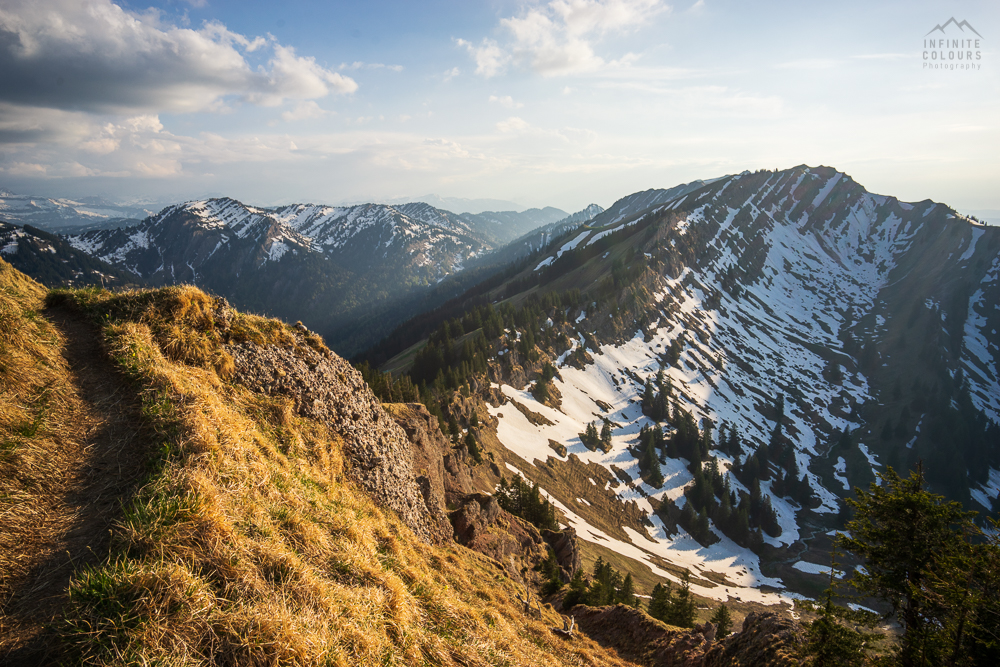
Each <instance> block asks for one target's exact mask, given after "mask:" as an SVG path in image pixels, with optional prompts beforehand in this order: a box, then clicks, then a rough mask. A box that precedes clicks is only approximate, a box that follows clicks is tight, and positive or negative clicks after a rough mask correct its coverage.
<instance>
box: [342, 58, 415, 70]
mask: <svg viewBox="0 0 1000 667" xmlns="http://www.w3.org/2000/svg"><path fill="white" fill-rule="evenodd" d="M337 69H340V70H345V69H355V70H357V69H387V70H389V71H390V72H402V71H403V66H402V65H386V64H384V63H365V62H361V61H360V60H355V61H354V62H353V63H351V64H350V65H348V64H347V63H341V65H340V67H338V68H337Z"/></svg>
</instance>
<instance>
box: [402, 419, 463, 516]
mask: <svg viewBox="0 0 1000 667" xmlns="http://www.w3.org/2000/svg"><path fill="white" fill-rule="evenodd" d="M385 407H386V409H387V410H388V411H389V414H390V415H392V418H393V419H394V420H395V421H396V423H397V424H399V426H400V427H401V428H402V429H403V430H404V431H405V432H406V436H407V437H408V438H409V440H410V442H411V443H412V444H413V471H414V474H415V475H416V476H417V483H418V484H420V485H421V488H422V489H423V488H427V489H428V493H429V495H430V497H431V498H432V500H431V501H429V502H437V503H439V506H440V507H441V508H442V509H444V508H445V507H446V506H447V505H448V504H453V505H455V504H458V503H459V502H460V501H461V499H462V498H463V497H465V496H467V495H468V494H470V493H472V492H473V490H474V488H475V487H474V486H473V482H472V475H471V472H470V469H469V466H470V457H469V454H468V452H467V451H466V450H465V448H464V447H455V446H454V445H452V443H451V441H449V440H448V438H446V437H445V435H444V434H443V433H441V428H440V427H439V426H438V421H437V418H436V417H435V416H434V415H432V414H431V413H430V412H428V411H427V408H426V407H424V406H423V405H422V404H420V403H392V404H390V405H387V406H385Z"/></svg>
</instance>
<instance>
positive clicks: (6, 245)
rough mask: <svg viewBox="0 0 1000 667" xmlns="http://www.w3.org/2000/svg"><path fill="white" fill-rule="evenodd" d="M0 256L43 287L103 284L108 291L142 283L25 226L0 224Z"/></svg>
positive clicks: (57, 238) (129, 273) (55, 238)
mask: <svg viewBox="0 0 1000 667" xmlns="http://www.w3.org/2000/svg"><path fill="white" fill-rule="evenodd" d="M0 257H3V259H5V260H7V262H9V263H10V264H11V265H12V266H14V267H15V268H16V269H18V270H19V271H22V272H24V273H26V274H28V275H30V276H32V277H33V278H34V279H35V280H37V281H39V282H40V283H42V284H43V285H46V286H48V287H57V286H83V285H103V286H106V287H108V288H111V287H124V286H127V285H137V284H141V283H142V279H141V278H139V277H138V276H136V275H135V274H133V273H132V272H130V271H126V270H124V269H120V268H117V267H114V266H111V265H110V264H108V263H107V262H102V261H101V260H99V259H95V258H94V257H91V256H90V255H88V254H86V253H85V252H82V251H80V250H78V249H76V248H74V247H73V246H71V245H70V244H69V243H68V242H67V241H66V239H65V238H63V237H60V236H56V235H55V234H51V233H49V232H46V231H43V230H41V229H37V228H35V227H32V226H31V225H25V226H23V227H20V226H17V225H11V224H8V223H5V222H0Z"/></svg>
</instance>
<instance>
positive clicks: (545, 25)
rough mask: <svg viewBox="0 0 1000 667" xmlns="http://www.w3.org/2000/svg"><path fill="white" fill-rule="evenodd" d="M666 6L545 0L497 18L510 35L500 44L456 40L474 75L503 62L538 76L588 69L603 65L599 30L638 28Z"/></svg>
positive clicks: (649, 0)
mask: <svg viewBox="0 0 1000 667" xmlns="http://www.w3.org/2000/svg"><path fill="white" fill-rule="evenodd" d="M669 9H670V7H669V6H668V5H666V4H664V3H663V2H662V0H551V1H550V2H549V3H548V4H545V5H540V6H536V7H532V8H530V9H528V10H527V11H525V12H523V13H522V14H521V15H519V16H513V17H510V18H505V19H502V20H501V21H500V25H501V26H502V27H503V28H504V29H505V30H506V32H507V33H508V34H509V35H510V36H511V37H512V38H513V39H512V41H510V42H508V43H506V44H504V45H503V46H501V45H500V44H498V43H497V42H495V41H493V40H490V39H485V38H484V39H483V41H482V43H481V45H479V46H475V45H473V44H472V43H470V42H467V41H465V40H458V43H459V45H460V46H465V47H466V48H467V49H468V50H469V53H470V54H472V56H473V57H474V58H475V60H476V73H477V74H479V75H481V76H483V77H485V78H490V77H492V76H496V75H497V74H500V73H501V72H503V71H504V70H505V69H506V66H507V64H508V63H509V62H516V63H518V64H521V65H526V66H528V67H531V68H532V69H533V70H535V71H536V72H538V73H540V74H542V75H543V76H555V75H562V74H574V73H580V72H590V71H595V70H598V69H601V68H602V67H604V66H605V65H606V64H607V63H606V62H605V61H604V59H603V58H601V57H600V56H599V55H597V53H595V51H594V45H595V43H596V42H597V41H599V40H600V39H601V38H602V37H603V36H604V35H605V34H607V33H609V32H627V31H629V30H632V29H635V28H638V27H640V26H642V25H644V24H645V23H647V22H648V21H649V20H650V19H651V18H652V17H653V16H655V15H656V14H659V13H661V12H665V11H669ZM633 59H634V56H633ZM616 64H622V62H621V61H616Z"/></svg>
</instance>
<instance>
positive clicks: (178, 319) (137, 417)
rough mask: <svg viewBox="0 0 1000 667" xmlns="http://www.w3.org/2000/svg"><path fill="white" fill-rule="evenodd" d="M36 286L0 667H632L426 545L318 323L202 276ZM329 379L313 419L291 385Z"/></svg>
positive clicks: (6, 406)
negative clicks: (281, 314) (117, 288)
mask: <svg viewBox="0 0 1000 667" xmlns="http://www.w3.org/2000/svg"><path fill="white" fill-rule="evenodd" d="M45 292H46V291H45V290H44V289H43V288H42V287H41V286H40V285H38V284H37V283H34V282H33V281H31V280H30V279H28V278H26V277H25V276H24V275H22V274H20V273H19V272H17V271H15V270H14V269H12V268H11V267H10V266H9V265H8V264H6V263H5V262H3V261H0V331H2V332H3V333H4V335H3V336H2V337H0V348H2V350H3V356H2V359H3V364H2V365H0V442H2V443H3V446H2V449H0V490H2V494H0V509H2V511H3V516H4V521H3V524H2V525H0V544H2V545H3V547H4V548H3V549H2V550H0V564H2V567H0V598H2V600H3V606H2V608H0V660H2V661H3V662H4V664H95V665H105V664H107V665H112V664H115V665H121V664H145V663H169V664H181V663H183V664H204V665H215V664H220V665H221V664H226V665H231V664H294V665H321V664H322V665H368V664H379V665H412V664H425V663H426V664H440V665H487V664H497V665H499V664H532V665H595V666H596V665H623V666H624V665H627V664H630V663H627V662H625V661H622V660H620V659H619V658H618V657H617V656H616V655H615V654H614V652H613V651H608V650H605V649H603V648H601V646H599V645H598V644H596V643H595V642H594V641H591V640H590V639H589V638H588V637H587V636H586V635H582V634H579V633H577V635H576V636H574V638H573V640H572V641H565V640H563V639H561V638H560V637H558V636H557V635H555V634H554V633H552V632H551V631H550V629H549V628H550V626H553V625H557V626H561V625H562V623H561V618H560V616H559V615H558V614H557V613H555V612H554V611H552V610H551V609H550V608H548V607H543V608H540V611H539V613H538V614H536V615H534V616H532V615H529V614H526V613H525V611H524V609H523V606H522V605H521V603H520V602H519V601H518V600H517V597H516V596H517V595H518V593H519V592H520V591H523V590H524V588H523V584H521V583H520V581H515V580H512V579H511V578H510V577H509V576H508V575H507V573H506V570H505V569H504V567H503V565H502V564H499V563H497V562H496V561H493V560H491V559H487V558H485V557H482V556H480V555H478V554H476V553H474V552H472V551H469V550H468V549H465V548H463V547H461V546H458V545H457V544H454V543H450V542H446V543H441V544H436V543H434V538H433V536H432V535H431V534H429V533H428V532H427V531H426V530H425V528H426V523H425V522H426V520H427V519H428V518H429V517H428V516H427V515H420V514H419V513H413V512H412V511H409V510H408V509H407V506H408V503H410V500H408V494H407V493H405V492H404V491H405V489H406V488H411V489H412V488H413V487H415V485H416V481H415V480H414V478H413V476H412V472H410V473H404V472H403V471H404V469H405V468H406V464H408V463H409V459H407V458H406V452H402V453H401V452H395V451H394V450H393V448H394V447H395V446H396V445H399V444H402V443H404V441H406V438H407V436H406V435H405V434H404V433H403V431H402V429H401V428H400V427H399V426H397V425H396V424H395V423H394V421H393V419H392V418H391V417H390V416H389V415H388V414H387V413H386V412H385V411H384V410H383V408H382V407H381V406H380V405H379V404H378V402H377V401H376V400H375V398H374V397H373V396H372V394H371V392H370V391H368V389H367V388H366V387H365V386H364V384H363V383H362V382H361V381H360V377H359V376H358V374H357V373H356V372H355V371H353V370H352V369H351V368H350V367H349V366H348V365H347V364H346V363H345V362H344V361H343V360H342V359H340V358H339V357H337V356H336V355H333V354H331V353H329V351H328V350H326V349H325V347H324V346H323V344H322V341H320V340H319V339H318V338H316V337H315V335H314V334H311V333H309V332H304V331H303V330H302V329H301V328H294V327H290V326H288V325H285V324H282V323H280V322H276V321H273V320H265V319H263V318H259V317H254V316H247V315H244V314H241V313H239V312H236V311H233V310H232V309H230V308H228V306H226V304H225V303H224V302H223V301H222V300H219V299H212V298H210V297H208V296H207V295H205V294H204V293H202V292H200V291H199V290H197V289H194V288H191V287H182V288H177V287H171V288H165V289H162V290H157V291H147V292H121V293H110V292H105V291H101V290H85V291H79V292H74V291H66V292H58V293H55V294H52V293H50V294H49V295H48V296H46V294H45ZM46 302H47V303H46ZM272 358H273V359H275V360H277V362H278V363H277V364H268V363H263V364H262V363H261V362H266V361H267V360H269V359H272ZM275 367H278V368H280V369H288V370H289V371H292V372H287V371H283V372H284V373H285V375H284V376H282V377H283V378H285V377H287V378H288V382H289V385H288V386H284V385H282V384H281V383H282V380H274V379H273V378H271V379H269V380H268V381H269V384H268V386H266V387H263V386H257V385H256V382H258V381H259V380H261V379H262V378H263V377H264V375H263V374H264V373H266V372H268V371H273V370H274V369H275ZM320 381H322V383H323V388H324V389H327V390H330V391H331V392H332V395H331V396H330V397H329V398H328V400H327V402H326V403H325V405H323V411H322V412H317V413H309V410H310V409H312V408H314V406H313V404H312V403H310V404H309V405H305V404H300V403H297V402H296V401H295V400H294V399H293V398H291V393H290V392H289V391H288V389H289V387H291V386H292V385H295V386H296V387H297V388H298V389H299V390H300V391H301V389H302V386H303V385H306V386H307V387H308V386H310V385H312V384H313V383H316V382H320ZM112 399H113V400H112ZM380 453H381V456H379V454H380ZM399 454H404V455H403V456H402V459H400V456H399ZM403 459H405V460H403ZM400 474H402V477H400V476H399V475H400ZM380 479H381V480H383V481H388V482H391V484H390V485H388V486H385V485H383V486H381V487H380V486H379V482H378V480H380ZM366 480H367V482H366ZM415 502H416V503H417V504H421V503H423V502H424V499H422V498H421V496H420V493H419V492H418V493H417V494H416V500H415ZM409 507H410V508H411V509H412V505H409Z"/></svg>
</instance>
